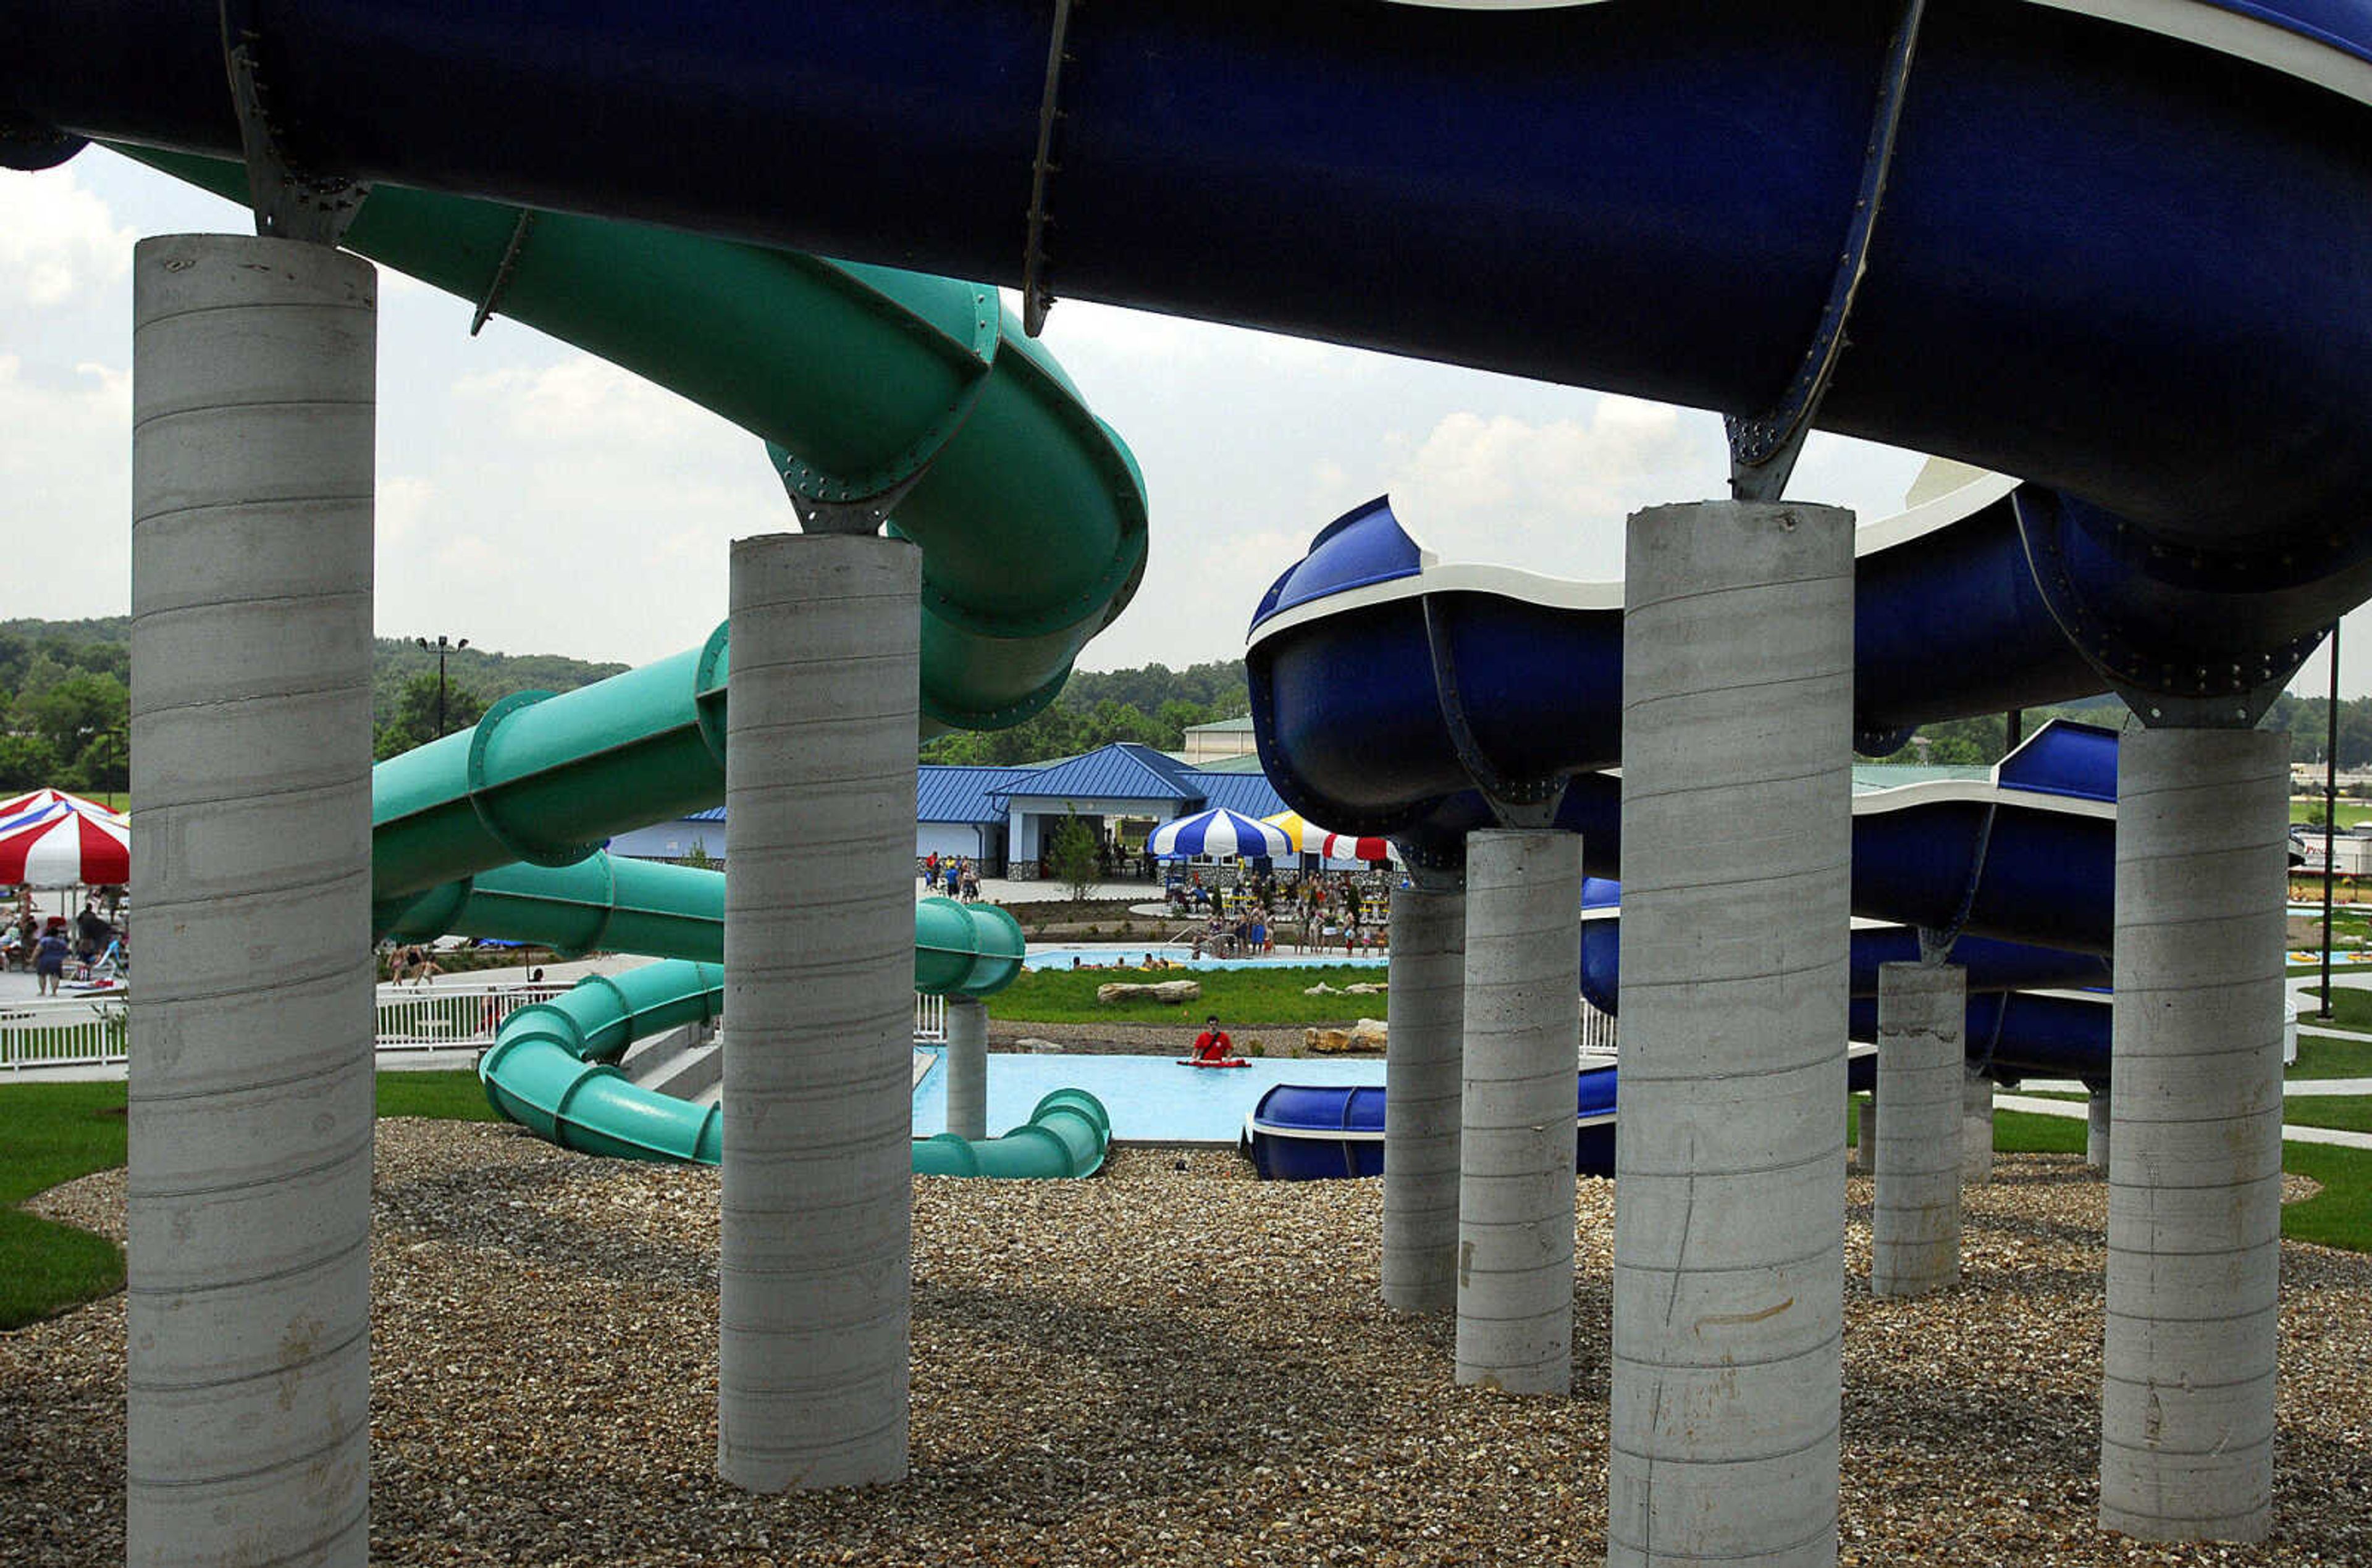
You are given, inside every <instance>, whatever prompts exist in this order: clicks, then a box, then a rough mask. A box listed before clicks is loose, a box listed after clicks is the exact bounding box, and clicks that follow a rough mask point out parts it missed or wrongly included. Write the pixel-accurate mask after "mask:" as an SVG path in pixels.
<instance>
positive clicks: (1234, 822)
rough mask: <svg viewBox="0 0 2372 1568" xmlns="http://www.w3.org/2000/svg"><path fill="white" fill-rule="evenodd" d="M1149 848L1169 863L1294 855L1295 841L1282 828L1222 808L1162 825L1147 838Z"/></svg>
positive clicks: (1146, 843)
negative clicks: (1197, 858) (1204, 858)
mask: <svg viewBox="0 0 2372 1568" xmlns="http://www.w3.org/2000/svg"><path fill="white" fill-rule="evenodd" d="M1145 848H1146V849H1147V850H1149V851H1151V852H1152V853H1153V854H1157V855H1159V856H1161V857H1162V858H1163V859H1165V860H1167V859H1172V858H1175V857H1177V856H1180V855H1194V854H1207V855H1211V856H1214V857H1215V858H1219V859H1225V858H1227V857H1228V856H1230V855H1245V856H1251V857H1257V856H1261V855H1270V856H1274V855H1280V854H1292V853H1293V841H1292V840H1291V839H1289V838H1287V837H1285V830H1284V829H1282V828H1273V827H1271V826H1269V825H1268V824H1267V823H1266V822H1259V821H1254V820H1253V819H1251V818H1250V817H1246V816H1243V815H1241V814H1239V813H1238V812H1234V811H1229V810H1227V809H1225V808H1224V807H1222V808H1218V809H1214V810H1210V811H1198V812H1196V813H1195V814H1194V815H1193V816H1192V817H1180V818H1179V819H1177V820H1176V821H1174V822H1164V823H1162V824H1161V826H1159V827H1158V828H1156V829H1154V830H1153V832H1152V834H1151V835H1150V836H1149V837H1148V838H1146V840H1145Z"/></svg>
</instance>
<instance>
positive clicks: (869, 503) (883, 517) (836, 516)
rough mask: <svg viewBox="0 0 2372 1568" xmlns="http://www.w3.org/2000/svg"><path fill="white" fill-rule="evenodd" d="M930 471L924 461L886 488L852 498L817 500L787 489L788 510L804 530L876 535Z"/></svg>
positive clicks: (807, 531)
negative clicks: (795, 516) (908, 493)
mask: <svg viewBox="0 0 2372 1568" xmlns="http://www.w3.org/2000/svg"><path fill="white" fill-rule="evenodd" d="M930 471H931V466H930V465H929V464H928V463H925V464H924V465H923V466H922V467H921V468H919V469H916V470H914V471H913V473H910V474H908V475H907V476H906V477H905V478H903V479H901V480H900V481H899V482H897V483H895V484H893V485H891V486H890V488H889V489H887V490H883V491H878V492H876V493H875V494H871V495H866V496H860V497H859V498H857V499H855V500H854V501H818V500H816V499H815V498H814V497H812V496H808V495H802V494H799V493H798V492H797V491H796V490H789V491H788V494H789V495H790V498H791V510H792V511H793V512H795V513H796V514H797V515H798V519H799V528H800V531H802V532H804V533H837V534H858V535H863V534H877V533H879V532H880V531H881V525H882V524H884V523H886V522H888V521H889V520H890V513H891V512H892V511H894V510H896V509H897V505H898V503H899V502H901V501H903V500H904V499H906V493H907V492H908V491H911V490H913V488H914V486H916V485H918V484H920V483H922V482H923V478H924V475H926V474H928V473H929V472H930ZM786 488H787V487H786Z"/></svg>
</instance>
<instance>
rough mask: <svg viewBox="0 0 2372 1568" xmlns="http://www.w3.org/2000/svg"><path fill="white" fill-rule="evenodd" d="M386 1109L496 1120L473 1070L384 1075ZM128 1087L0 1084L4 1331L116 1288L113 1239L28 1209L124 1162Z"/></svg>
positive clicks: (119, 1273)
mask: <svg viewBox="0 0 2372 1568" xmlns="http://www.w3.org/2000/svg"><path fill="white" fill-rule="evenodd" d="M378 1113H379V1114H380V1115H381V1116H426V1117H437V1118H442V1119H446V1120H456V1121H494V1120H497V1119H496V1117H495V1115H494V1108H493V1107H492V1106H490V1105H488V1104H487V1103H486V1093H485V1090H483V1088H481V1087H480V1086H479V1085H478V1075H477V1074H474V1073H470V1072H452V1073H381V1074H379V1075H378ZM124 1128H125V1121H124V1115H123V1086H122V1084H120V1083H111V1084H108V1083H101V1084H0V1151H5V1153H0V1329H13V1328H17V1327H19V1326H21V1325H23V1324H26V1323H29V1322H32V1321H34V1320H35V1319H37V1318H47V1317H49V1316H50V1315H51V1314H52V1313H56V1312H63V1311H64V1310H65V1309H66V1308H67V1307H75V1306H78V1305H80V1304H81V1303H83V1302H86V1301H89V1300H92V1299H94V1298H96V1297H98V1296H102V1295H107V1294H108V1293H109V1292H110V1291H113V1290H120V1289H122V1285H123V1253H122V1249H119V1248H118V1247H117V1246H116V1245H115V1244H114V1243H113V1242H111V1241H109V1240H107V1239H106V1238H105V1237H97V1236H93V1235H91V1234H90V1233H89V1232H88V1231H83V1230H76V1229H75V1228H74V1227H73V1226H72V1225H58V1224H56V1223H54V1222H53V1221H50V1220H45V1219H41V1218H38V1217H36V1216H35V1215H32V1214H27V1213H25V1212H24V1211H23V1210H22V1209H19V1208H17V1206H16V1205H17V1204H18V1203H21V1202H24V1201H25V1200H26V1199H28V1198H29V1197H31V1196H32V1195H33V1194H34V1193H36V1192H40V1191H44V1190H45V1189H48V1188H51V1187H55V1186H56V1185H58V1183H60V1182H62V1181H71V1180H73V1179H75V1178H76V1177H77V1176H87V1175H89V1174H90V1173H91V1172H92V1171H95V1170H109V1169H111V1168H113V1167H116V1166H120V1165H122V1163H123V1139H124Z"/></svg>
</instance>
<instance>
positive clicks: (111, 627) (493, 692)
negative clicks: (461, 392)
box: [0, 615, 627, 725]
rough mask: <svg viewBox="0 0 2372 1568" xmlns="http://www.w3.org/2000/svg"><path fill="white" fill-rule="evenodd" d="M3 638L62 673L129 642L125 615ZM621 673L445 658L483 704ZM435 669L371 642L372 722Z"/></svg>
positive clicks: (103, 658) (524, 657) (566, 660)
mask: <svg viewBox="0 0 2372 1568" xmlns="http://www.w3.org/2000/svg"><path fill="white" fill-rule="evenodd" d="M11 641H13V642H15V643H16V644H18V645H22V646H23V647H25V648H26V649H28V650H29V651H33V652H40V653H46V654H48V655H49V656H50V657H51V658H52V659H55V660H56V661H57V662H58V663H59V664H61V665H63V666H65V667H66V668H101V669H112V670H113V671H114V672H115V673H117V674H118V675H119V676H120V675H122V671H123V669H124V668H125V663H126V661H125V659H124V656H123V655H122V653H118V652H113V651H110V652H105V653H99V654H96V655H95V656H94V655H90V654H81V653H77V652H76V650H81V649H88V648H94V647H97V648H105V649H108V650H115V649H121V648H127V647H128V646H129V645H130V644H131V642H132V618H131V617H130V616H128V615H102V616H97V617H94V618H93V619H91V620H88V621H38V620H32V619H25V620H18V621H0V649H5V646H6V644H7V643H9V642H11ZM625 668H627V667H626V666H624V665H622V664H614V663H603V662H596V661H594V660H589V659H578V658H570V657H568V656H566V655H564V654H505V653H496V652H494V651H493V650H491V649H487V648H476V647H471V648H463V649H461V650H459V652H455V653H448V654H447V655H446V656H445V679H446V680H447V682H448V684H450V685H451V686H454V687H456V688H459V689H462V690H466V691H473V692H475V693H476V694H477V695H478V696H479V697H480V698H481V699H483V701H485V702H487V703H492V702H494V700H495V699H496V698H498V697H506V696H508V695H510V694H511V693H512V692H514V691H570V690H573V689H574V688H576V687H579V686H583V685H586V684H587V683H589V682H591V681H595V680H599V679H603V678H604V677H606V676H611V675H616V674H619V673H621V672H622V671H623V670H624V669H625ZM5 669H6V663H5V659H0V673H5ZM423 671H426V672H427V673H429V674H432V675H433V674H435V673H436V651H435V650H434V649H429V648H423V647H420V646H418V645H415V644H413V642H412V641H410V640H409V639H407V638H400V637H375V638H373V639H372V640H371V718H372V722H373V723H374V724H376V725H384V724H387V723H388V722H389V721H390V719H392V718H393V717H394V715H395V702H396V694H397V693H398V692H399V691H401V690H402V687H403V683H404V681H405V679H407V678H409V677H411V676H413V675H416V674H419V673H421V672H423ZM12 695H14V693H12V692H9V691H5V690H0V713H5V711H6V703H7V701H8V699H9V698H10V697H11V696H12Z"/></svg>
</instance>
